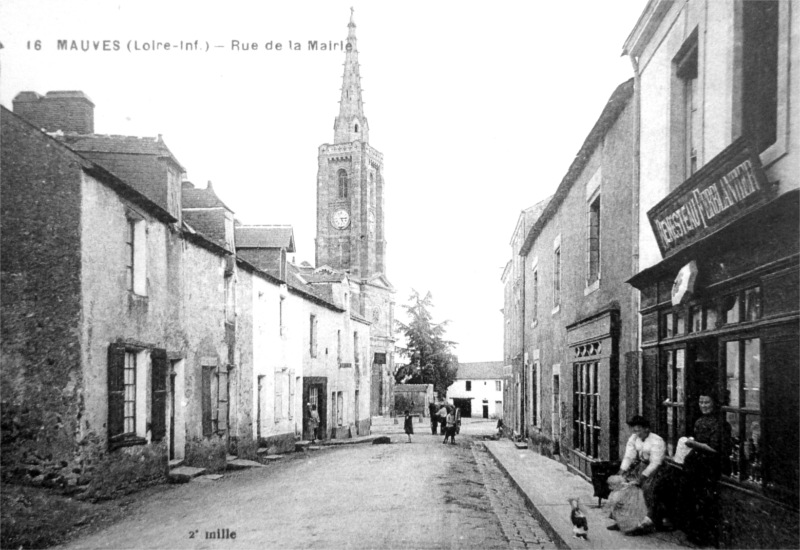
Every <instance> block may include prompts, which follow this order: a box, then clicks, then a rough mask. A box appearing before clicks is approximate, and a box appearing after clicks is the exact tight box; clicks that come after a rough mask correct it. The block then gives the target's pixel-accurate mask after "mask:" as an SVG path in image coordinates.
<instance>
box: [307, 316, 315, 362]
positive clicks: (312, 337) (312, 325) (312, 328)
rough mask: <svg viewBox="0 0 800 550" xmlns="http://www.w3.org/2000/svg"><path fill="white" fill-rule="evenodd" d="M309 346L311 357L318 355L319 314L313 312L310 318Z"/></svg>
mask: <svg viewBox="0 0 800 550" xmlns="http://www.w3.org/2000/svg"><path fill="white" fill-rule="evenodd" d="M309 330H310V334H309V348H308V352H309V354H311V357H316V356H317V316H316V315H314V314H313V313H312V314H311V317H310V319H309Z"/></svg>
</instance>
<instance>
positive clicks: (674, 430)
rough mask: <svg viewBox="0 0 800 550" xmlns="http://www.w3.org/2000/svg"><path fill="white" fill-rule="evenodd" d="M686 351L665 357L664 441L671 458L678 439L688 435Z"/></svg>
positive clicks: (671, 353)
mask: <svg viewBox="0 0 800 550" xmlns="http://www.w3.org/2000/svg"><path fill="white" fill-rule="evenodd" d="M685 366H686V350H684V349H676V350H669V351H667V352H666V353H665V354H664V356H663V367H662V368H663V376H664V378H666V384H665V388H666V395H665V396H664V400H663V402H662V405H663V406H664V411H665V416H666V430H665V434H664V435H665V437H664V440H665V441H666V443H667V452H668V454H669V455H670V456H672V455H673V453H674V452H675V446H676V445H677V444H678V439H679V438H680V437H681V436H683V435H684V434H685V433H686V411H685V403H686V394H685V386H684V380H685V378H684V372H685Z"/></svg>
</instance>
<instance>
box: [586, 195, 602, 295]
mask: <svg viewBox="0 0 800 550" xmlns="http://www.w3.org/2000/svg"><path fill="white" fill-rule="evenodd" d="M588 236H589V242H588V253H589V258H588V259H589V269H588V276H587V278H586V285H587V286H589V285H592V284H593V283H595V282H596V281H598V280H599V279H600V195H597V197H596V198H595V199H594V200H593V201H592V202H591V203H590V204H589V230H588Z"/></svg>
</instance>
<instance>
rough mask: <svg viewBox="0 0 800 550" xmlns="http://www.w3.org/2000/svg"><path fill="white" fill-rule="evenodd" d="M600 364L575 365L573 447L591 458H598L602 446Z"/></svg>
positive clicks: (573, 372)
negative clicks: (598, 372)
mask: <svg viewBox="0 0 800 550" xmlns="http://www.w3.org/2000/svg"><path fill="white" fill-rule="evenodd" d="M599 366H600V364H599V362H597V361H592V362H588V363H575V364H574V365H573V371H572V376H573V378H572V387H573V392H574V393H573V400H572V407H573V415H572V417H573V418H574V426H573V442H572V443H573V447H574V448H575V449H576V450H578V451H580V452H582V453H584V454H585V455H587V456H590V457H597V456H599V454H598V448H599V445H600V418H599V417H600V415H599V411H598V407H599V406H600V389H599V387H598V383H597V382H598V381H597V371H598V370H599Z"/></svg>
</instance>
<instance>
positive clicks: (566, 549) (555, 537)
mask: <svg viewBox="0 0 800 550" xmlns="http://www.w3.org/2000/svg"><path fill="white" fill-rule="evenodd" d="M483 448H484V449H486V451H487V452H488V453H489V454H490V455H491V457H492V460H494V462H495V464H497V467H498V468H500V470H501V471H502V472H503V473H504V474H505V476H506V477H507V478H508V479H509V481H511V484H512V485H513V486H514V488H515V489H516V490H517V493H518V494H519V495H520V496H521V497H522V498H523V500H525V507H526V508H528V511H530V513H531V515H533V517H534V518H535V519H536V521H538V522H539V525H540V526H541V527H542V529H544V531H545V533H547V535H548V536H549V537H550V539H551V540H552V541H553V543H554V544H555V545H556V546H557V547H558V548H559V549H561V550H572V547H571V546H570V545H568V544H567V543H566V541H564V538H563V537H562V536H561V535H560V534H559V532H558V531H556V530H555V528H554V527H553V526H552V525H550V522H549V521H547V519H546V518H545V517H544V515H542V513H541V512H540V511H539V509H538V508H536V506H535V505H534V504H533V501H532V500H531V499H530V497H529V496H528V493H526V492H525V491H523V490H522V487H520V485H519V483H517V480H516V479H514V476H512V475H511V474H509V473H508V470H506V467H505V466H503V463H502V462H500V460H498V459H497V457H496V456H495V454H494V453H493V452H492V450H491V449H490V448H489V447H488V446H487V445H483Z"/></svg>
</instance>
